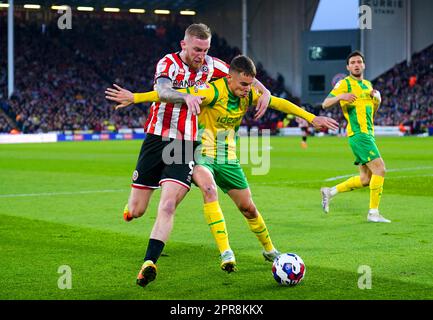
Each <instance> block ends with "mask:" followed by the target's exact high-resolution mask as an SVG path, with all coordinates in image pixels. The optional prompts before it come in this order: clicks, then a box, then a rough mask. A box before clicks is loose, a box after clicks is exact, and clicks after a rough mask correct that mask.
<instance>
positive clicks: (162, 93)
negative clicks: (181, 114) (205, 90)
mask: <svg viewBox="0 0 433 320" xmlns="http://www.w3.org/2000/svg"><path fill="white" fill-rule="evenodd" d="M155 89H156V91H157V92H158V96H159V98H160V99H161V101H164V102H170V103H185V104H186V105H187V106H188V109H189V110H191V112H192V113H193V114H199V113H200V103H201V98H200V97H197V96H193V95H190V94H188V93H181V92H179V91H176V90H175V89H173V87H172V83H171V80H170V79H168V78H158V79H157V80H156V85H155Z"/></svg>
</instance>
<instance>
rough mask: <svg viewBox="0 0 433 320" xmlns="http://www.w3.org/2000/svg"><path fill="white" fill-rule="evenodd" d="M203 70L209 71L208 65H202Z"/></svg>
mask: <svg viewBox="0 0 433 320" xmlns="http://www.w3.org/2000/svg"><path fill="white" fill-rule="evenodd" d="M201 71H203V72H209V68H208V66H202V67H201Z"/></svg>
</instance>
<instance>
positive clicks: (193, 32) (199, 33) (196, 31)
mask: <svg viewBox="0 0 433 320" xmlns="http://www.w3.org/2000/svg"><path fill="white" fill-rule="evenodd" d="M186 37H196V38H199V39H200V40H207V39H210V38H211V37H212V33H211V31H210V28H209V27H208V26H207V25H205V24H204V23H193V24H192V25H190V26H189V27H188V28H186V30H185V38H186Z"/></svg>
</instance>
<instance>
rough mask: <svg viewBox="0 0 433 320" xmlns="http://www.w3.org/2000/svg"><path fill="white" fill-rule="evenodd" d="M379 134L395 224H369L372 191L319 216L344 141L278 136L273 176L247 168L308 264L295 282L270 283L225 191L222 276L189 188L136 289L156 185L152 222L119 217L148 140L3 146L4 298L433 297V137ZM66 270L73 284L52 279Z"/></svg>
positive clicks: (347, 163) (388, 207)
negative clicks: (226, 250)
mask: <svg viewBox="0 0 433 320" xmlns="http://www.w3.org/2000/svg"><path fill="white" fill-rule="evenodd" d="M376 140H377V144H378V146H379V150H380V151H381V153H382V156H383V158H384V160H385V162H386V165H387V169H388V173H387V177H386V180H385V187H384V193H383V197H382V202H381V213H382V214H383V215H384V216H385V217H387V218H389V219H391V220H392V223H391V224H371V223H367V221H366V215H367V211H368V202H369V191H368V188H366V189H363V190H357V191H354V192H351V193H346V194H341V195H339V196H338V197H337V198H335V199H334V200H333V201H332V203H331V212H330V213H329V214H328V215H325V214H323V213H322V211H321V206H320V192H319V189H320V187H322V186H332V185H334V184H335V183H337V182H340V181H343V180H344V179H345V177H346V176H348V175H350V174H354V173H356V170H357V169H356V167H355V166H354V165H353V164H352V163H353V157H352V154H351V152H350V149H349V146H348V142H347V139H346V138H335V137H334V138H328V137H326V138H317V137H314V138H310V139H309V147H308V149H306V150H304V149H301V148H300V138H283V137H274V138H272V139H271V150H270V152H271V170H270V172H269V173H268V174H267V175H252V173H251V172H252V171H251V168H252V166H249V165H245V166H244V169H245V172H246V174H247V177H248V180H249V183H250V187H251V190H252V193H253V198H254V201H255V203H256V205H257V207H258V208H259V211H260V212H261V213H262V215H263V216H264V218H265V221H266V223H267V225H268V228H269V229H270V232H271V237H272V240H273V242H274V244H275V245H276V246H277V248H278V249H279V250H280V251H282V252H295V253H297V254H299V255H300V256H301V257H302V258H303V259H304V262H305V264H306V276H305V278H304V280H303V281H302V282H301V284H299V285H298V286H295V287H282V286H279V285H278V284H277V283H276V282H275V281H274V280H273V277H272V274H271V264H270V263H269V262H265V261H264V259H263V257H262V256H261V247H260V245H259V243H258V241H257V240H256V238H255V236H254V235H253V234H252V233H251V232H250V231H249V229H248V226H247V224H246V222H245V221H244V219H243V217H242V216H241V214H240V213H239V212H238V211H237V209H236V208H235V206H234V204H233V203H232V202H231V200H230V199H229V198H228V197H227V196H226V195H224V194H223V193H222V192H220V202H221V207H222V208H223V211H224V213H225V216H226V221H227V227H228V231H229V235H230V242H231V246H232V249H233V250H234V251H235V253H236V257H237V262H238V268H239V271H238V272H237V273H232V274H226V273H224V272H222V271H221V270H220V269H219V254H218V250H217V248H216V245H215V244H214V241H213V238H212V236H211V234H210V232H209V230H208V227H207V225H206V223H205V219H204V217H203V213H202V197H201V194H200V192H199V190H198V189H197V188H195V187H194V188H193V189H192V190H191V192H190V194H188V195H187V197H186V198H185V200H184V201H183V202H182V203H181V204H180V206H179V208H178V210H177V213H176V218H175V225H174V230H173V232H172V235H171V238H170V240H169V241H168V243H167V245H166V247H165V249H164V253H163V256H162V257H161V258H160V260H159V262H158V267H159V269H158V276H157V279H156V281H154V282H152V283H151V284H150V285H149V286H148V287H146V288H145V289H143V288H141V287H138V286H136V285H135V277H136V275H137V273H138V270H139V268H140V266H141V263H142V258H143V256H144V253H145V248H146V245H147V241H148V236H149V234H150V230H151V228H152V225H153V222H154V220H155V216H156V208H157V203H158V200H159V192H156V193H155V195H154V198H153V199H152V201H151V204H150V206H149V209H148V212H147V213H146V215H145V216H143V217H142V218H141V219H137V220H134V221H132V222H131V223H125V222H124V221H123V219H122V209H123V207H124V204H125V202H126V201H127V198H128V195H129V184H130V177H131V174H132V171H133V169H134V167H135V162H136V159H137V156H138V152H139V149H140V145H141V141H117V142H115V141H113V142H111V141H106V142H79V143H69V142H65V143H57V144H25V145H1V146H0V168H1V169H0V247H1V259H0V299H2V300H8V299H55V300H57V299H169V300H171V299H173V300H182V299H256V300H267V299H269V300H285V299H432V298H433V271H432V270H433V269H432V268H431V262H432V261H433V240H432V236H431V235H432V222H433V216H432V214H433V209H432V204H433V139H431V138H415V137H410V138H382V137H378V138H377V139H376ZM62 266H68V267H70V270H71V274H72V277H71V284H72V287H71V289H60V288H59V286H58V284H59V282H60V283H61V282H62V281H61V280H62V276H63V273H61V270H62V269H61V268H62ZM362 266H368V267H369V268H371V272H372V278H371V289H364V290H361V289H360V288H359V287H358V282H361V283H362V282H363V281H362V278H361V280H360V277H362V276H363V274H362V273H358V270H359V271H362V268H363V267H362ZM59 268H60V269H59ZM360 268H361V269H360ZM59 272H60V273H59Z"/></svg>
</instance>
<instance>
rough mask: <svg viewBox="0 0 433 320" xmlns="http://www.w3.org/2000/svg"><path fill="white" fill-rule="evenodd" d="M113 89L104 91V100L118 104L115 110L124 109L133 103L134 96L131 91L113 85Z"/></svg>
mask: <svg viewBox="0 0 433 320" xmlns="http://www.w3.org/2000/svg"><path fill="white" fill-rule="evenodd" d="M113 87H114V88H115V89H113V88H107V89H106V90H105V94H106V96H105V98H106V99H108V100H111V101H114V102H117V103H119V104H118V105H117V106H116V110H117V109H119V108H125V107H127V106H129V105H130V104H132V103H134V94H133V93H132V92H131V91H128V90H126V89H123V88H122V87H120V86H118V85H117V84H113Z"/></svg>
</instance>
